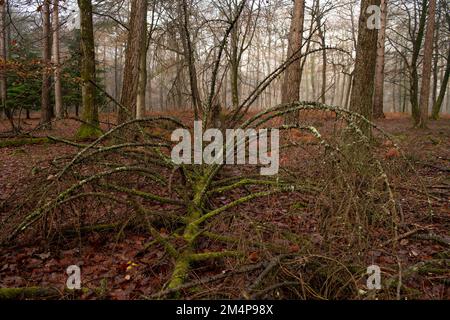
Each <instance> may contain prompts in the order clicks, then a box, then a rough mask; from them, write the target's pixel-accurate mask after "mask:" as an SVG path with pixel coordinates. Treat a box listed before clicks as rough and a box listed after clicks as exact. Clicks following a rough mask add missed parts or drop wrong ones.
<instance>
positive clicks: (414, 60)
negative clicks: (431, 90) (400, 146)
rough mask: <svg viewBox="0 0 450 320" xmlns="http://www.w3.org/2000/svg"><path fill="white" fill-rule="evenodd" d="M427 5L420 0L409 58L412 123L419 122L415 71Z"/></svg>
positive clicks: (417, 87) (424, 0) (416, 73)
mask: <svg viewBox="0 0 450 320" xmlns="http://www.w3.org/2000/svg"><path fill="white" fill-rule="evenodd" d="M427 5H428V0H422V10H421V13H422V14H421V16H420V19H419V26H418V31H417V37H416V38H415V40H414V42H413V52H412V58H411V65H410V69H411V70H410V73H411V78H410V83H409V87H410V89H409V100H410V103H411V113H412V116H413V120H414V124H418V123H419V122H420V109H419V100H418V94H419V73H418V71H417V68H418V66H417V65H418V61H419V54H420V49H421V47H422V41H423V37H424V34H425V24H426V20H427Z"/></svg>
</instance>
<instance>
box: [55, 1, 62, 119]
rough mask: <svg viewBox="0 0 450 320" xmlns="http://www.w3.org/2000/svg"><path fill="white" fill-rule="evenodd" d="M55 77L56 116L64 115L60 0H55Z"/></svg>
mask: <svg viewBox="0 0 450 320" xmlns="http://www.w3.org/2000/svg"><path fill="white" fill-rule="evenodd" d="M52 18H53V20H52V25H53V42H52V45H53V68H54V71H53V77H54V80H55V116H56V118H61V117H62V116H63V109H62V108H63V106H62V104H63V103H62V94H61V65H60V57H59V0H54V2H53V17H52Z"/></svg>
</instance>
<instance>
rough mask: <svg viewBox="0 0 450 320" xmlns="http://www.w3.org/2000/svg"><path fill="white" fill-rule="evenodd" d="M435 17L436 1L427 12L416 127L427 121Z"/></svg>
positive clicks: (432, 2) (423, 124)
mask: <svg viewBox="0 0 450 320" xmlns="http://www.w3.org/2000/svg"><path fill="white" fill-rule="evenodd" d="M435 16H436V0H430V4H429V11H428V26H427V32H426V34H425V45H424V46H425V48H424V52H423V55H424V57H423V71H422V87H421V88H420V102H419V105H420V117H419V122H418V123H416V125H417V126H418V127H419V128H426V126H427V120H428V105H429V100H430V80H431V63H432V58H433V36H434V25H435Z"/></svg>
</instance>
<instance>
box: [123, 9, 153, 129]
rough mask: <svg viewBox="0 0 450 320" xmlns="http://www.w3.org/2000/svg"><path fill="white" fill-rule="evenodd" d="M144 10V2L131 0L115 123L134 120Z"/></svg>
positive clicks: (142, 39) (143, 39)
mask: <svg viewBox="0 0 450 320" xmlns="http://www.w3.org/2000/svg"><path fill="white" fill-rule="evenodd" d="M145 9H146V0H132V1H131V12H130V23H129V31H128V40H127V49H126V52H125V68H124V75H123V84H122V96H121V99H120V102H121V104H122V106H123V107H125V108H126V110H124V109H123V108H120V109H119V112H118V117H117V121H118V123H124V122H126V121H128V120H131V119H134V118H136V103H137V92H138V86H139V65H140V62H139V61H140V56H141V51H142V48H143V46H142V42H145V39H146V37H145V32H144V25H143V23H142V20H143V17H142V16H143V15H144V12H145Z"/></svg>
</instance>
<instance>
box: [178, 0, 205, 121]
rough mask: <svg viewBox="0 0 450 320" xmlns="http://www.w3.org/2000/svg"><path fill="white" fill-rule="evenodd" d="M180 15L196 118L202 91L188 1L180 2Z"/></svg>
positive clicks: (181, 32)
mask: <svg viewBox="0 0 450 320" xmlns="http://www.w3.org/2000/svg"><path fill="white" fill-rule="evenodd" d="M178 13H179V16H180V19H181V25H180V34H181V39H182V42H183V51H184V56H185V59H186V62H187V65H188V69H189V84H190V87H191V99H192V104H193V107H194V115H195V118H197V116H198V112H199V109H200V107H201V98H200V91H199V89H198V81H197V68H196V67H195V56H194V54H195V50H194V46H193V44H192V40H191V35H190V32H189V10H188V4H187V3H186V0H178Z"/></svg>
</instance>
